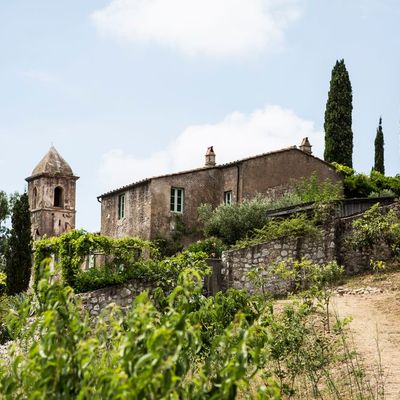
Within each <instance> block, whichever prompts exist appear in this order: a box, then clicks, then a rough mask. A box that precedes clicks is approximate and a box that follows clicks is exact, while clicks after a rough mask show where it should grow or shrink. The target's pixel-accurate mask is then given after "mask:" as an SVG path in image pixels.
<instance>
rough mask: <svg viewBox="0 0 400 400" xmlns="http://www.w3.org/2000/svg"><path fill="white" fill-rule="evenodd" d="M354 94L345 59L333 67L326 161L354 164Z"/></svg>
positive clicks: (327, 119)
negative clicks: (352, 126)
mask: <svg viewBox="0 0 400 400" xmlns="http://www.w3.org/2000/svg"><path fill="white" fill-rule="evenodd" d="M352 101H353V94H352V88H351V83H350V78H349V74H348V72H347V69H346V66H345V64H344V60H340V61H336V64H335V66H334V67H333V69H332V76H331V82H330V89H329V93H328V100H327V103H326V109H325V123H324V129H325V153H324V158H325V161H328V162H336V163H339V164H342V165H346V166H348V167H352V166H353V160H352V158H353V132H352V128H351V125H352V110H353V105H352Z"/></svg>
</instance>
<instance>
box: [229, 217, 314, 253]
mask: <svg viewBox="0 0 400 400" xmlns="http://www.w3.org/2000/svg"><path fill="white" fill-rule="evenodd" d="M321 234H322V232H321V229H320V228H318V227H317V226H316V224H315V222H314V220H313V219H310V218H309V217H307V215H305V214H298V215H295V216H293V217H290V218H285V219H280V218H273V219H269V220H268V221H267V222H266V224H265V225H264V226H263V227H262V228H261V229H255V230H254V232H253V234H252V235H251V236H248V237H247V238H245V239H243V240H239V241H237V242H236V244H235V247H236V248H242V247H247V246H252V245H254V244H259V243H262V242H268V241H270V240H275V239H279V238H281V237H287V238H291V237H292V238H295V237H300V236H309V237H319V236H321Z"/></svg>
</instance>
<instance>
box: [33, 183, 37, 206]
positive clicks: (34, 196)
mask: <svg viewBox="0 0 400 400" xmlns="http://www.w3.org/2000/svg"><path fill="white" fill-rule="evenodd" d="M36 205H37V188H36V187H34V188H33V200H32V209H35V208H36Z"/></svg>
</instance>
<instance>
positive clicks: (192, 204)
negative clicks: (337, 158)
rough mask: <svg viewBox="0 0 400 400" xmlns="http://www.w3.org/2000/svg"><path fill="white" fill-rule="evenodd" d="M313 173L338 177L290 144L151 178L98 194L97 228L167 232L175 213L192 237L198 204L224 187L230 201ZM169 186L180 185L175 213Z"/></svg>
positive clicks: (119, 232)
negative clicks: (122, 208) (122, 206)
mask: <svg viewBox="0 0 400 400" xmlns="http://www.w3.org/2000/svg"><path fill="white" fill-rule="evenodd" d="M313 173H315V174H316V175H317V176H318V177H319V179H320V180H325V179H330V180H332V181H338V182H339V181H341V177H340V175H339V174H337V173H336V171H335V170H334V169H333V168H332V167H330V166H329V165H328V164H327V163H325V162H323V161H322V160H319V159H317V158H315V157H313V156H310V155H308V154H306V153H304V152H302V151H301V150H298V149H295V148H291V149H286V150H283V151H278V152H273V153H270V154H266V155H263V156H257V157H253V158H248V159H245V160H241V161H238V162H234V163H231V164H226V165H220V166H216V167H205V168H200V169H196V170H193V171H188V172H182V173H178V174H171V175H165V176H161V177H158V178H152V179H149V180H148V181H145V182H142V183H139V184H137V185H134V186H132V187H130V188H127V189H125V190H124V189H121V190H118V191H116V192H113V193H110V194H108V195H104V196H103V198H102V211H101V233H102V234H104V235H108V236H112V237H121V236H141V237H142V238H145V239H154V238H157V237H160V236H161V237H167V236H170V235H171V234H173V233H174V231H175V230H176V226H177V224H178V222H177V219H179V220H180V222H182V223H183V224H184V226H185V228H186V231H187V232H186V235H185V236H186V239H190V240H195V239H196V238H198V237H200V235H201V233H200V228H201V227H200V226H199V223H198V213H197V209H198V207H199V206H200V205H201V204H203V203H209V204H211V205H212V206H213V207H217V206H218V205H219V204H221V203H223V201H224V192H226V191H232V195H233V201H234V202H238V201H239V202H240V201H242V200H243V199H245V198H253V197H254V196H256V195H257V194H264V195H270V196H273V197H279V196H281V195H282V194H283V193H284V192H286V191H287V190H288V189H289V188H290V186H291V184H292V181H293V180H296V179H300V178H304V177H310V176H311V175H312V174H313ZM171 187H176V188H183V189H184V210H183V213H181V214H174V213H172V212H171V211H170V195H171ZM121 193H125V194H126V202H127V207H126V215H125V218H124V219H123V220H118V196H119V195H120V194H121ZM196 232H197V234H196Z"/></svg>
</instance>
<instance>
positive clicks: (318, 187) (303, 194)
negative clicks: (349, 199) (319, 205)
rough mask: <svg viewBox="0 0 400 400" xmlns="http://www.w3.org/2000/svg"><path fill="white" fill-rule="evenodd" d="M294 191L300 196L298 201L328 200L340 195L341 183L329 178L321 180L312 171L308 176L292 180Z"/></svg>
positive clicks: (337, 197) (335, 198)
mask: <svg viewBox="0 0 400 400" xmlns="http://www.w3.org/2000/svg"><path fill="white" fill-rule="evenodd" d="M294 193H295V194H297V196H298V197H299V198H300V203H311V202H329V201H332V200H338V199H340V198H341V197H342V184H341V183H340V182H337V183H334V182H332V181H331V180H329V179H325V180H324V181H322V182H321V181H320V180H319V179H318V177H317V175H316V174H315V173H314V174H312V175H311V177H310V178H303V179H301V180H299V181H297V182H294Z"/></svg>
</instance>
